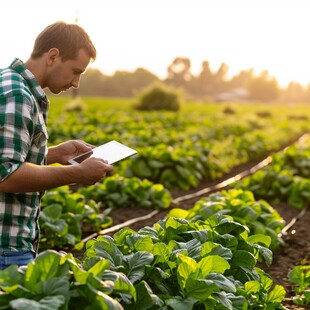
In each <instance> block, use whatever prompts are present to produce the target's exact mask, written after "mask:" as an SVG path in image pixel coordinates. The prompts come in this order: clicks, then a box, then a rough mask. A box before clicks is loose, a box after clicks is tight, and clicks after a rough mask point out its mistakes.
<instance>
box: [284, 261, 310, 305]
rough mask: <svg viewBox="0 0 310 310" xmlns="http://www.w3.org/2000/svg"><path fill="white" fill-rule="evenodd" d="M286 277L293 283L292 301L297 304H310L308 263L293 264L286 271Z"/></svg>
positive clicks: (309, 266) (309, 271) (309, 269)
mask: <svg viewBox="0 0 310 310" xmlns="http://www.w3.org/2000/svg"><path fill="white" fill-rule="evenodd" d="M288 278H289V280H290V281H291V282H292V283H293V284H294V285H295V286H294V292H295V294H296V295H295V296H294V298H293V302H294V303H295V304H297V305H308V304H310V265H298V266H295V267H294V268H293V269H292V270H291V271H290V272H289V273H288Z"/></svg>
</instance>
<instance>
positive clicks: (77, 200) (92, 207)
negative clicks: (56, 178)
mask: <svg viewBox="0 0 310 310" xmlns="http://www.w3.org/2000/svg"><path fill="white" fill-rule="evenodd" d="M39 223H40V228H41V240H40V247H41V248H42V249H47V248H54V249H56V248H58V249H61V248H66V247H68V246H69V247H72V246H75V247H76V248H82V247H83V244H82V243H80V242H81V238H82V233H83V229H84V230H85V229H86V228H87V227H91V229H92V230H95V231H98V230H100V229H103V228H106V227H108V226H111V224H112V219H111V217H109V216H107V215H106V214H105V213H104V212H102V211H101V209H100V204H99V203H96V202H95V201H94V200H91V199H86V197H85V196H83V195H82V194H80V193H76V192H72V191H71V190H70V189H69V187H68V186H63V187H59V188H56V189H53V190H49V191H47V192H46V193H45V195H44V196H43V198H42V211H41V214H40V218H39Z"/></svg>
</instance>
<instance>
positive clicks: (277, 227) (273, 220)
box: [169, 189, 285, 263]
mask: <svg viewBox="0 0 310 310" xmlns="http://www.w3.org/2000/svg"><path fill="white" fill-rule="evenodd" d="M169 214H170V215H172V216H182V217H184V218H186V219H187V220H206V219H208V218H209V217H211V216H213V215H215V214H226V215H229V216H231V217H232V218H233V219H234V221H236V222H238V223H241V224H243V225H245V226H247V227H248V228H249V230H250V233H251V234H257V235H265V236H266V237H267V236H268V238H269V239H270V242H268V241H267V240H266V241H265V242H266V244H267V245H268V247H269V248H270V249H271V250H272V251H276V250H277V249H278V248H279V247H280V245H282V244H283V240H282V239H281V238H280V237H279V235H278V234H279V233H280V232H281V229H282V228H283V227H284V226H285V221H284V220H283V219H282V217H281V216H280V215H279V213H278V212H277V211H276V210H275V209H273V208H272V207H271V206H270V205H269V204H268V203H267V202H266V201H263V200H258V201H257V200H255V199H254V196H253V193H252V192H250V191H243V190H241V189H230V190H228V191H221V192H216V193H214V194H211V195H210V196H208V197H206V198H201V199H200V200H199V201H197V202H196V204H195V205H194V207H193V208H191V209H190V210H188V211H185V210H179V209H178V208H176V209H172V210H171V211H170V213H169ZM270 263H271V262H270Z"/></svg>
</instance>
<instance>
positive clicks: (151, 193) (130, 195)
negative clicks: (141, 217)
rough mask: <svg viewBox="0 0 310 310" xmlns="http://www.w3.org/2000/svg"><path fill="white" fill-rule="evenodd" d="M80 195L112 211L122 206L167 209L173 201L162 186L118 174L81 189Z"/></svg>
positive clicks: (79, 190)
mask: <svg viewBox="0 0 310 310" xmlns="http://www.w3.org/2000/svg"><path fill="white" fill-rule="evenodd" d="M78 193H79V194H82V195H83V196H84V197H85V198H86V199H93V200H95V201H97V202H101V203H102V205H103V206H104V207H105V208H111V209H115V208H117V207H121V206H126V207H142V208H154V209H165V208H168V207H169V206H170V203H171V201H172V197H171V194H170V193H169V191H168V190H167V189H165V188H164V187H163V185H161V184H154V183H152V182H150V181H148V180H147V179H144V180H141V179H139V178H136V177H132V178H126V177H123V176H120V175H117V174H115V175H113V176H111V177H107V178H105V179H103V181H102V182H98V183H96V184H95V185H92V186H88V187H81V188H79V189H78Z"/></svg>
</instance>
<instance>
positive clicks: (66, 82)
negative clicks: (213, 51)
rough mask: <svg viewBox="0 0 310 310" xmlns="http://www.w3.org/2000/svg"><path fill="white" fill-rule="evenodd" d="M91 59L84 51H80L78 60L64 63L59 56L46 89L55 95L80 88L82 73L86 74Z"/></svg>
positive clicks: (51, 70) (49, 76) (47, 81)
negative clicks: (72, 88)
mask: <svg viewBox="0 0 310 310" xmlns="http://www.w3.org/2000/svg"><path fill="white" fill-rule="evenodd" d="M89 62H90V57H89V55H88V54H87V53H86V51H85V50H84V49H80V50H79V52H78V54H77V57H76V59H74V60H72V59H70V60H66V61H64V62H63V61H62V60H61V57H60V56H58V57H57V58H56V59H55V60H54V63H53V66H52V67H51V69H50V72H49V74H48V78H47V80H46V87H48V88H49V90H50V91H51V92H52V93H53V94H59V93H60V92H62V91H66V90H68V89H69V88H71V87H74V88H78V87H79V83H80V78H81V75H82V73H84V72H85V70H86V68H87V66H88V64H89Z"/></svg>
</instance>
